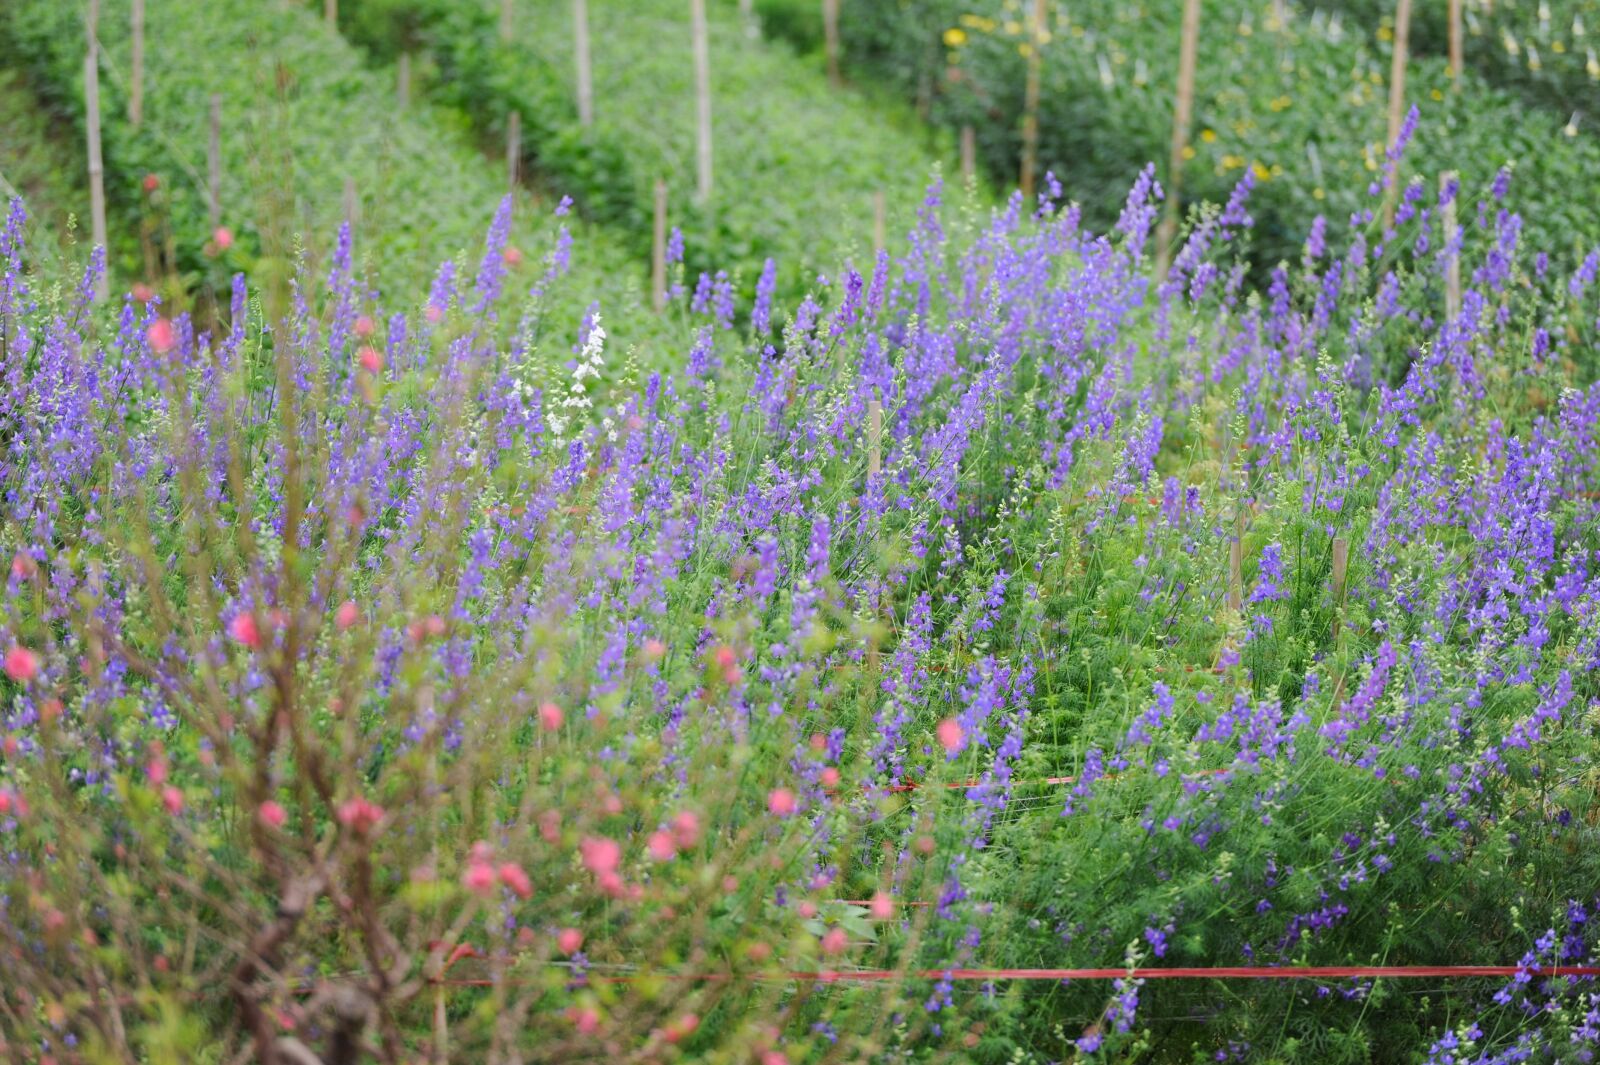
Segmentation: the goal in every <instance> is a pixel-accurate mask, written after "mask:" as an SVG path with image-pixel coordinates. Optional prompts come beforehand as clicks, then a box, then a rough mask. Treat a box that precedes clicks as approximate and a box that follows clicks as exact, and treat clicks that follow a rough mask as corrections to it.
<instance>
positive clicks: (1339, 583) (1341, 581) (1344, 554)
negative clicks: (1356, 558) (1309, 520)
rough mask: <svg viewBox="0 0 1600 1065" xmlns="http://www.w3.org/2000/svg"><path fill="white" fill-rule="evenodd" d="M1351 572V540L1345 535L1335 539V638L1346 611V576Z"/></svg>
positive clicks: (1337, 635) (1337, 636)
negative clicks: (1340, 620)
mask: <svg viewBox="0 0 1600 1065" xmlns="http://www.w3.org/2000/svg"><path fill="white" fill-rule="evenodd" d="M1349 572H1350V541H1349V540H1348V539H1346V538H1345V537H1343V536H1336V537H1334V539H1333V638H1334V639H1335V640H1337V639H1338V638H1339V616H1340V614H1342V613H1343V612H1344V586H1345V578H1346V577H1347V576H1348V575H1349Z"/></svg>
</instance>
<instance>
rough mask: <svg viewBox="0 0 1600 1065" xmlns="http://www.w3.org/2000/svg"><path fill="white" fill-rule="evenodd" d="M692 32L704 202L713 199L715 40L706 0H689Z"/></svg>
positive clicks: (700, 190) (698, 155)
mask: <svg viewBox="0 0 1600 1065" xmlns="http://www.w3.org/2000/svg"><path fill="white" fill-rule="evenodd" d="M689 23H690V34H691V35H692V37H693V38H694V41H693V45H694V99H695V116H696V122H695V149H696V150H695V156H696V161H697V164H698V165H697V170H698V176H699V181H698V184H697V186H696V189H697V193H698V195H699V197H700V201H701V202H702V203H704V202H706V201H708V200H710V199H711V187H712V186H711V41H710V36H709V31H708V30H707V28H706V0H689Z"/></svg>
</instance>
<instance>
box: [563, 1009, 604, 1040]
mask: <svg viewBox="0 0 1600 1065" xmlns="http://www.w3.org/2000/svg"><path fill="white" fill-rule="evenodd" d="M567 1017H568V1019H569V1020H571V1021H572V1023H573V1024H574V1025H576V1026H577V1029H578V1031H580V1032H582V1033H583V1034H584V1035H593V1034H594V1033H595V1032H596V1031H598V1030H599V1028H600V1014H599V1013H597V1012H596V1011H595V1010H594V1009H593V1008H591V1007H589V1006H573V1007H571V1008H569V1009H568V1010H567Z"/></svg>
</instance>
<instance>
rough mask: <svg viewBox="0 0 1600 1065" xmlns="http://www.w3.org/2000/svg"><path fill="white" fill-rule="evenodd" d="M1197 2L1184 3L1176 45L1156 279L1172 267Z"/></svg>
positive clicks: (1190, 112) (1196, 44)
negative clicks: (1174, 93) (1174, 90)
mask: <svg viewBox="0 0 1600 1065" xmlns="http://www.w3.org/2000/svg"><path fill="white" fill-rule="evenodd" d="M1199 48H1200V0H1183V37H1182V40H1181V41H1180V42H1179V44H1178V93H1177V98H1176V100H1175V102H1174V106H1173V114H1172V158H1171V161H1170V163H1169V164H1168V168H1167V206H1166V211H1165V212H1164V215H1163V217H1162V219H1161V228H1160V229H1159V230H1158V231H1157V233H1156V276H1157V277H1165V276H1166V273H1167V269H1168V267H1170V266H1171V265H1172V245H1173V242H1174V241H1176V240H1177V238H1178V217H1179V215H1178V209H1179V204H1180V200H1181V196H1180V192H1181V189H1182V187H1183V161H1184V160H1183V155H1184V150H1185V149H1186V148H1188V147H1189V126H1190V123H1191V122H1192V121H1193V118H1194V76H1195V67H1196V66H1197V64H1198V61H1199Z"/></svg>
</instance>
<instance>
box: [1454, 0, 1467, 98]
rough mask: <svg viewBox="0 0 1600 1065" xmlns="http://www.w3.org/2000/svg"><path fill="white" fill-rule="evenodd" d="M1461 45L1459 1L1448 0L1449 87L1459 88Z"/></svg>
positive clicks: (1463, 60)
mask: <svg viewBox="0 0 1600 1065" xmlns="http://www.w3.org/2000/svg"><path fill="white" fill-rule="evenodd" d="M1463 51H1464V49H1463V48H1462V43H1461V0H1450V87H1451V88H1453V89H1457V90H1459V89H1460V88H1461V68H1462V66H1463V65H1464V63H1465V59H1464V58H1463Z"/></svg>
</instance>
